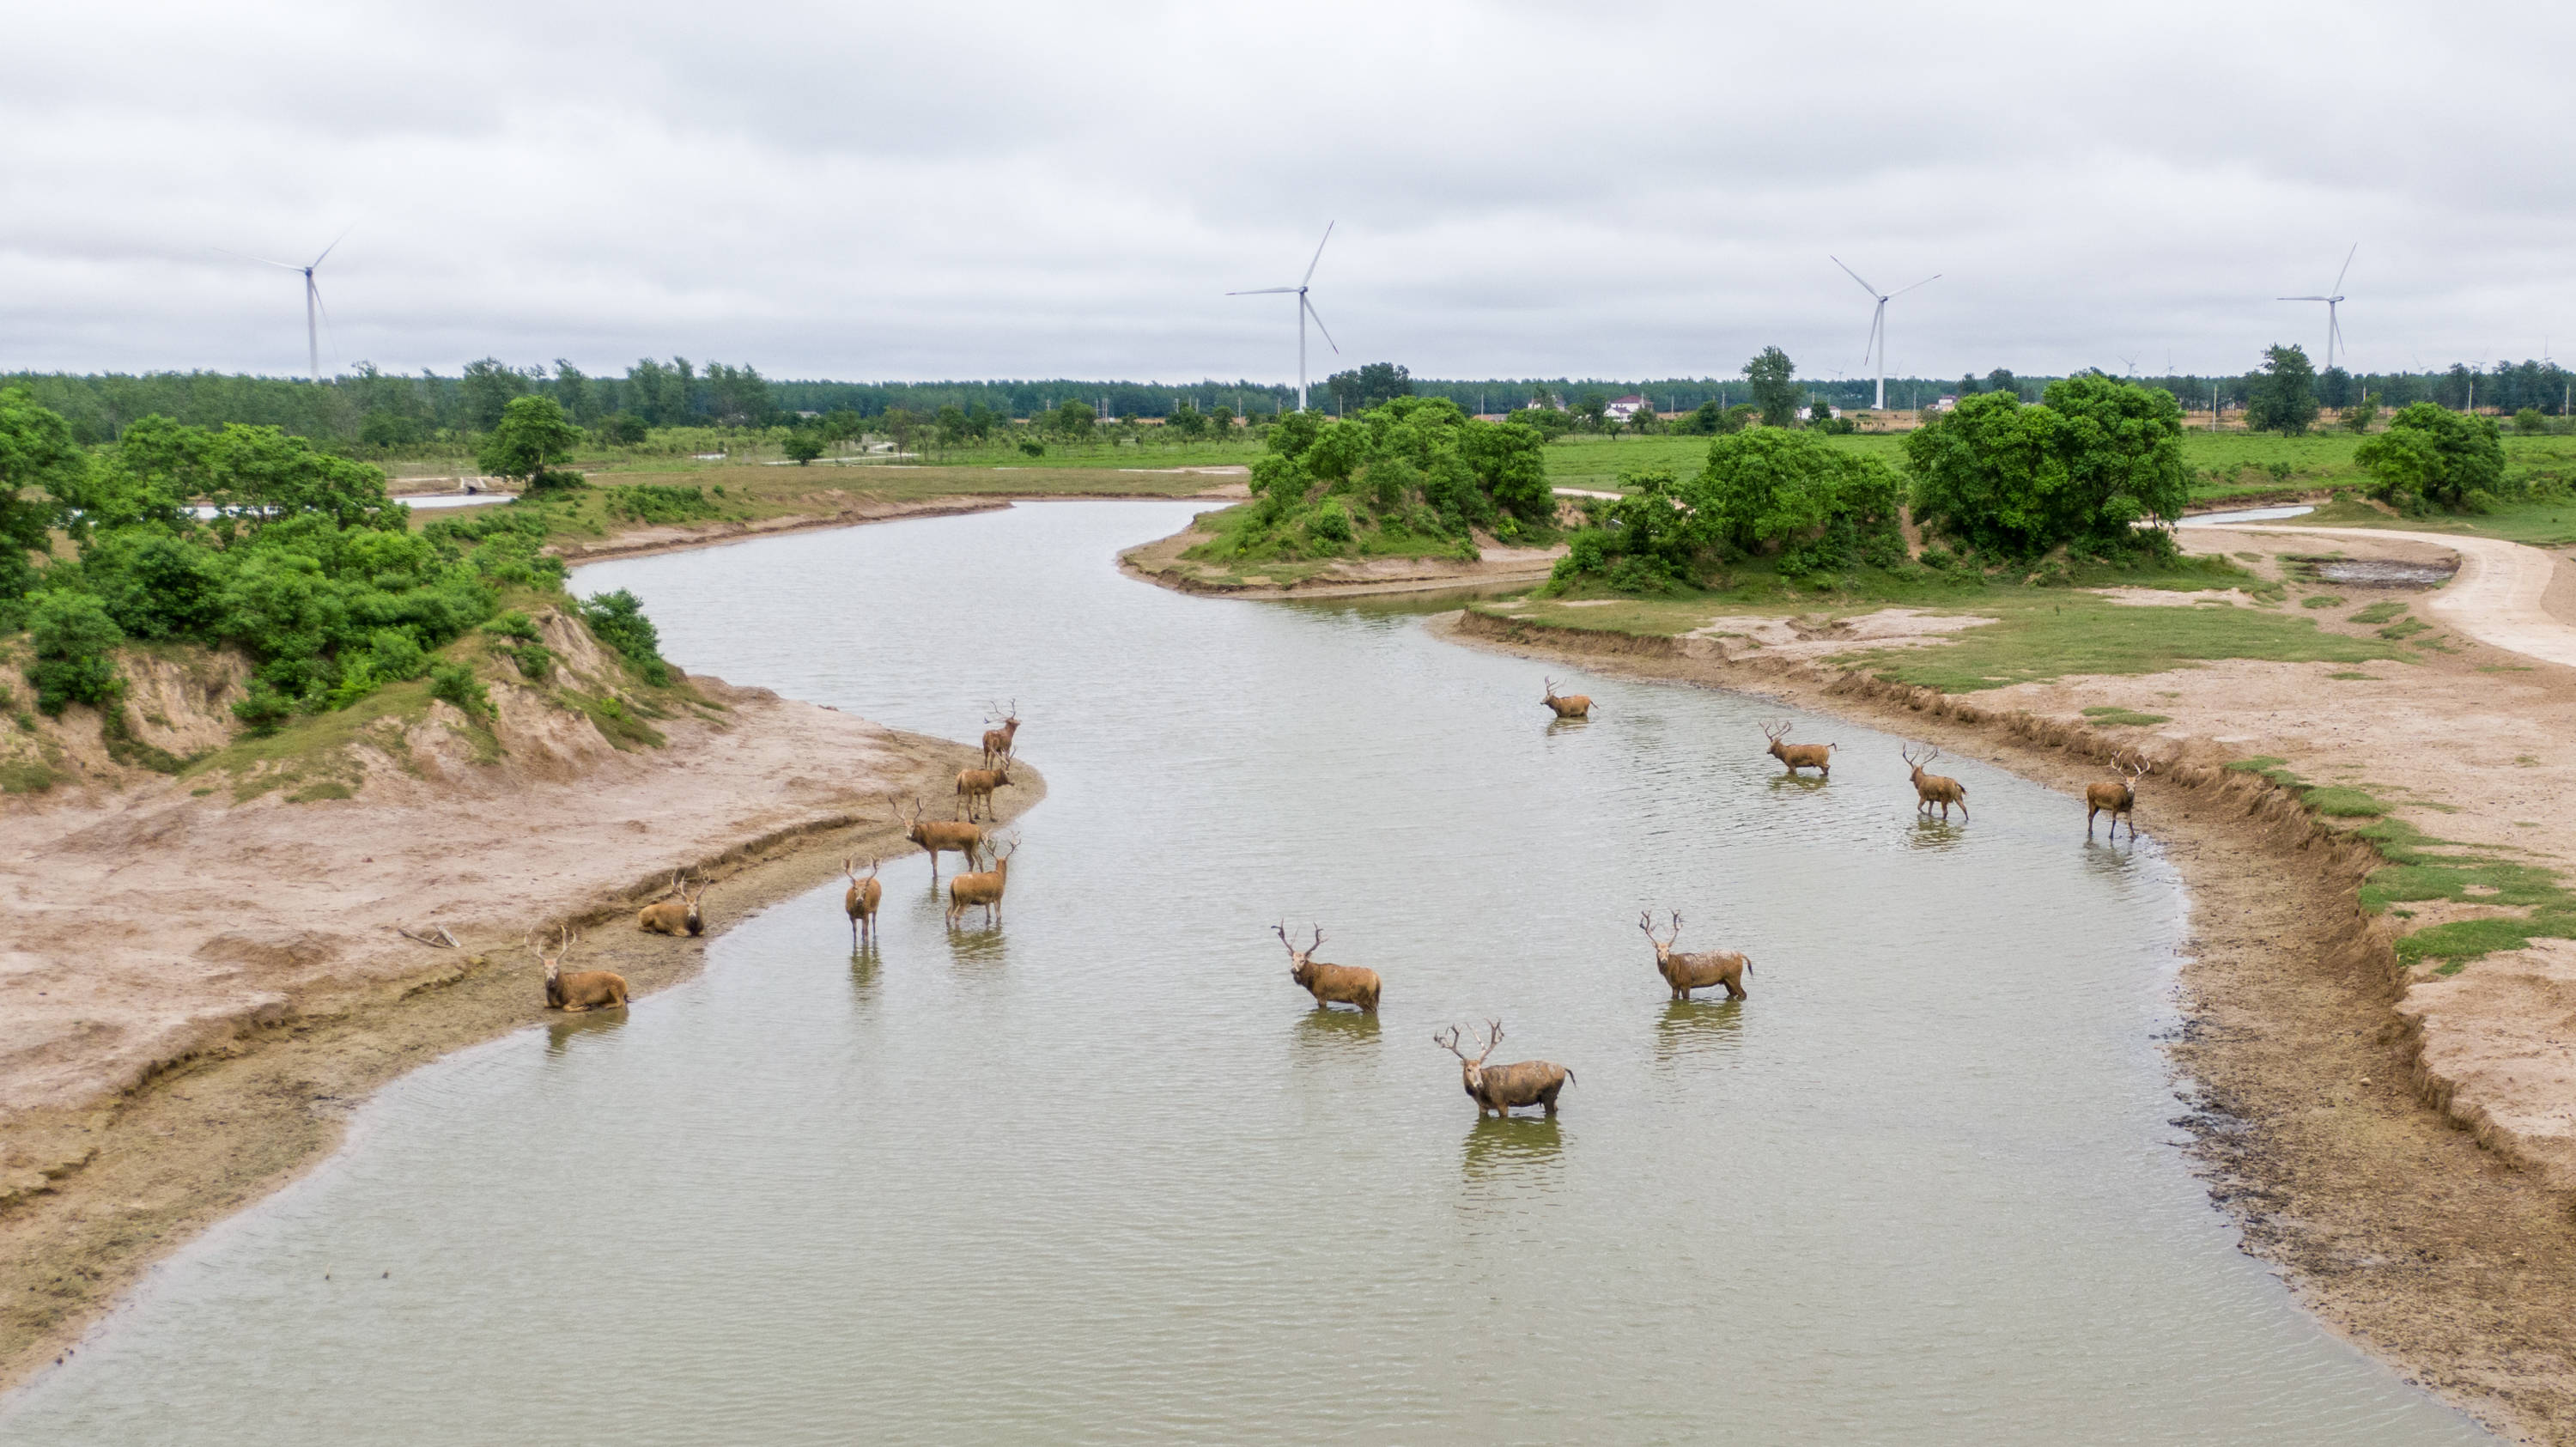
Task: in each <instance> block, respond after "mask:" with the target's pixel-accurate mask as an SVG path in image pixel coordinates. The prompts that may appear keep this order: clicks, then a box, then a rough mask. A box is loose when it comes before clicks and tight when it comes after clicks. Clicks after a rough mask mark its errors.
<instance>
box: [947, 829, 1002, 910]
mask: <svg viewBox="0 0 2576 1447" xmlns="http://www.w3.org/2000/svg"><path fill="white" fill-rule="evenodd" d="M1017 848H1018V841H1017V840H1011V839H1002V840H996V841H994V843H993V867H992V869H991V870H990V871H988V872H986V873H982V874H961V875H958V876H957V877H956V878H955V879H952V880H950V881H948V923H949V926H950V927H951V928H954V927H955V926H956V924H957V922H958V921H959V920H961V919H964V918H965V917H966V911H967V910H968V909H969V908H971V907H973V906H975V905H979V904H980V905H982V906H983V907H984V924H985V927H986V928H988V929H989V928H991V927H992V926H993V925H996V924H999V923H1000V922H1001V919H1002V891H1003V890H1004V889H1005V888H1007V887H1008V886H1009V885H1010V882H1011V855H1012V853H1013V852H1015V850H1016V849H1017Z"/></svg>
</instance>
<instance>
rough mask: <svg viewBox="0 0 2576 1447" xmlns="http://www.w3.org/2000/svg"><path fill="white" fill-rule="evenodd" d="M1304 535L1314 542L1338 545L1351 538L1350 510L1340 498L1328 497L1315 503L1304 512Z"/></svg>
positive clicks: (1345, 542)
mask: <svg viewBox="0 0 2576 1447" xmlns="http://www.w3.org/2000/svg"><path fill="white" fill-rule="evenodd" d="M1306 536H1308V537H1310V538H1312V539H1314V540H1315V541H1316V542H1319V543H1324V544H1328V545H1330V546H1334V547H1340V546H1342V545H1344V544H1347V543H1348V542H1350V540H1351V510H1350V509H1349V508H1346V507H1344V506H1342V502H1341V499H1339V498H1331V497H1328V498H1326V499H1324V500H1323V501H1322V502H1319V503H1317V504H1315V509H1314V511H1312V512H1310V513H1308V514H1306Z"/></svg>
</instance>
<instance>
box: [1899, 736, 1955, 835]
mask: <svg viewBox="0 0 2576 1447" xmlns="http://www.w3.org/2000/svg"><path fill="white" fill-rule="evenodd" d="M1901 752H1902V753H1903V754H1904V755H1905V762H1906V763H1907V764H1909V765H1911V766H1912V767H1913V770H1914V812H1915V813H1917V814H1929V813H1931V812H1932V806H1933V805H1935V804H1938V805H1940V806H1941V822H1942V823H1944V824H1947V823H1949V822H1950V806H1951V805H1953V804H1956V805H1958V806H1959V817H1960V818H1961V819H1963V820H1964V819H1966V818H1967V817H1968V786H1967V785H1965V784H1962V783H1960V782H1959V781H1958V780H1956V779H1945V778H1943V777H1941V776H1940V775H1939V774H1927V773H1925V772H1923V766H1924V765H1925V764H1928V763H1930V762H1932V761H1933V760H1934V759H1937V758H1939V757H1941V751H1940V750H1939V749H1931V748H1927V749H1925V750H1924V751H1923V757H1921V758H1919V759H1918V758H1916V757H1914V746H1913V745H1912V744H1908V745H1906V746H1905V748H1904V749H1903V750H1901Z"/></svg>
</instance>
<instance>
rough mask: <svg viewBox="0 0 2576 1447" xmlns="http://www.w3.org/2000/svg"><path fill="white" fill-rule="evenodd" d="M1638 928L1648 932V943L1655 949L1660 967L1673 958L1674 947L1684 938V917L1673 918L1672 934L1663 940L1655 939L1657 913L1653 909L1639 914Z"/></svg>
mask: <svg viewBox="0 0 2576 1447" xmlns="http://www.w3.org/2000/svg"><path fill="white" fill-rule="evenodd" d="M1637 928H1639V929H1641V930H1644V931H1645V932H1646V943H1648V944H1650V945H1653V946H1654V947H1655V963H1656V964H1658V965H1660V964H1663V963H1664V962H1665V961H1667V960H1669V959H1671V958H1672V956H1673V945H1674V944H1675V943H1676V942H1678V941H1679V940H1680V939H1681V937H1682V917H1681V916H1680V915H1678V914H1676V915H1674V916H1673V930H1672V933H1671V934H1668V935H1666V936H1664V937H1663V938H1662V939H1657V938H1655V912H1654V911H1653V910H1651V909H1649V910H1641V911H1639V912H1638V914H1637Z"/></svg>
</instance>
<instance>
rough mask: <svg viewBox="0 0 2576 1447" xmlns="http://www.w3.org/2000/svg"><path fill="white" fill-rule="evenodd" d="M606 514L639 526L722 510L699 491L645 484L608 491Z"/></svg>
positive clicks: (706, 515)
mask: <svg viewBox="0 0 2576 1447" xmlns="http://www.w3.org/2000/svg"><path fill="white" fill-rule="evenodd" d="M798 435H800V436H801V435H804V434H801V433H800V434H798ZM608 511H609V514H610V515H611V516H613V517H622V518H628V519H631V520H633V521H635V522H641V523H685V522H695V521H697V520H699V519H701V518H711V517H718V516H721V515H722V513H723V511H724V510H723V509H722V508H720V507H718V506H717V505H716V504H715V502H714V501H713V500H711V499H710V498H709V497H708V496H707V494H706V493H705V492H704V491H702V490H701V489H698V488H695V487H680V486H673V485H668V484H664V483H656V482H647V483H638V484H636V485H634V486H631V487H612V488H610V489H608Z"/></svg>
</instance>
